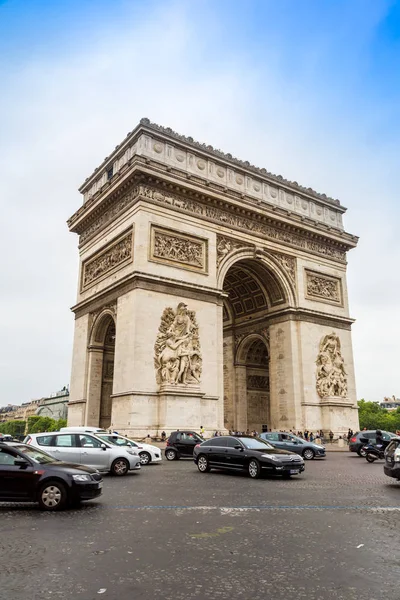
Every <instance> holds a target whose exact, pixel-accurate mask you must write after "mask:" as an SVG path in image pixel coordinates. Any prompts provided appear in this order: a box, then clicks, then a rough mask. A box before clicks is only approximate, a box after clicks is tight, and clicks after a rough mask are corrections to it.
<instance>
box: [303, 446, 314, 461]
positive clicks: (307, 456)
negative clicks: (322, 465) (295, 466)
mask: <svg viewBox="0 0 400 600" xmlns="http://www.w3.org/2000/svg"><path fill="white" fill-rule="evenodd" d="M314 456H315V452H314V450H312V448H306V449H305V450H304V452H303V458H305V459H306V460H312V459H313V458H314Z"/></svg>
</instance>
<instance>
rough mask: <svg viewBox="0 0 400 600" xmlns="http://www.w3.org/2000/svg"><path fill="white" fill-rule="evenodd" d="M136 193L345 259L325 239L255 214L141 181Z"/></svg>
mask: <svg viewBox="0 0 400 600" xmlns="http://www.w3.org/2000/svg"><path fill="white" fill-rule="evenodd" d="M138 193H139V195H140V196H142V197H144V198H149V199H151V200H153V201H155V202H156V203H160V204H164V205H169V206H171V207H173V208H174V209H176V210H180V211H183V212H187V213H189V214H192V215H196V216H198V217H200V218H202V219H204V220H207V221H212V222H214V223H218V224H224V225H227V226H229V227H234V228H236V229H239V230H242V231H246V232H247V233H249V234H254V235H258V236H261V237H263V238H265V239H269V240H271V241H276V242H281V243H284V244H288V245H289V246H292V247H294V248H299V249H301V250H305V251H311V252H312V253H316V254H319V255H322V256H327V257H329V258H331V259H333V260H336V261H339V262H342V263H345V262H346V252H345V251H343V250H340V249H338V248H335V247H334V246H332V245H330V244H329V243H328V242H317V241H315V240H314V239H312V240H311V239H308V238H307V232H304V234H298V233H295V232H293V231H290V230H289V229H283V228H282V229H281V228H280V227H279V226H274V225H269V224H266V223H263V222H261V221H260V220H258V219H257V218H256V215H255V218H251V217H245V216H242V215H240V214H237V213H235V212H231V211H229V210H224V209H221V208H218V207H216V206H211V205H209V204H203V203H201V202H198V201H196V200H192V199H191V198H185V197H183V196H180V195H178V194H174V193H172V192H166V191H164V190H161V189H158V188H154V187H152V186H148V185H144V184H140V185H139V186H138Z"/></svg>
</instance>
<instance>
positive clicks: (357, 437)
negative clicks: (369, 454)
mask: <svg viewBox="0 0 400 600" xmlns="http://www.w3.org/2000/svg"><path fill="white" fill-rule="evenodd" d="M382 437H383V439H384V440H385V442H388V441H389V440H391V439H392V438H393V437H396V436H395V434H394V433H390V431H382ZM362 438H366V439H367V440H368V442H365V441H364V442H362V441H361V439H362ZM366 443H369V444H373V445H375V444H376V429H373V430H372V429H369V430H368V431H359V432H358V433H355V434H354V435H353V437H351V438H350V442H349V450H350V452H357V454H358V456H362V457H365V452H364V450H363V446H365V444H366Z"/></svg>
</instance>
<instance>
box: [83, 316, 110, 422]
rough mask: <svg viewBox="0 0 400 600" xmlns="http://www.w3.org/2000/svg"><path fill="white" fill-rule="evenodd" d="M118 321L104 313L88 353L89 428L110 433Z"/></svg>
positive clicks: (93, 332)
mask: <svg viewBox="0 0 400 600" xmlns="http://www.w3.org/2000/svg"><path fill="white" fill-rule="evenodd" d="M115 337H116V330H115V321H114V317H113V315H112V314H111V313H110V312H109V311H104V312H103V313H102V314H101V315H99V316H98V317H97V319H96V320H95V322H94V324H93V328H92V333H91V340H90V344H89V348H88V353H89V377H88V403H87V410H86V419H85V421H86V424H87V425H90V426H94V427H102V428H104V429H107V428H108V427H110V425H111V414H112V394H113V382H114V359H115Z"/></svg>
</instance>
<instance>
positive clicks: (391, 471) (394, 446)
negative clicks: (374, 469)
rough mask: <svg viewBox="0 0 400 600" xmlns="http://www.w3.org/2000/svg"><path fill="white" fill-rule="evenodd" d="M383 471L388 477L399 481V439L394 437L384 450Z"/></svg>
mask: <svg viewBox="0 0 400 600" xmlns="http://www.w3.org/2000/svg"><path fill="white" fill-rule="evenodd" d="M383 470H384V473H385V475H387V476H388V477H393V478H394V479H398V480H399V481H400V437H394V438H393V439H392V441H391V442H390V444H389V446H388V447H387V448H386V452H385V465H384V467H383Z"/></svg>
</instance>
